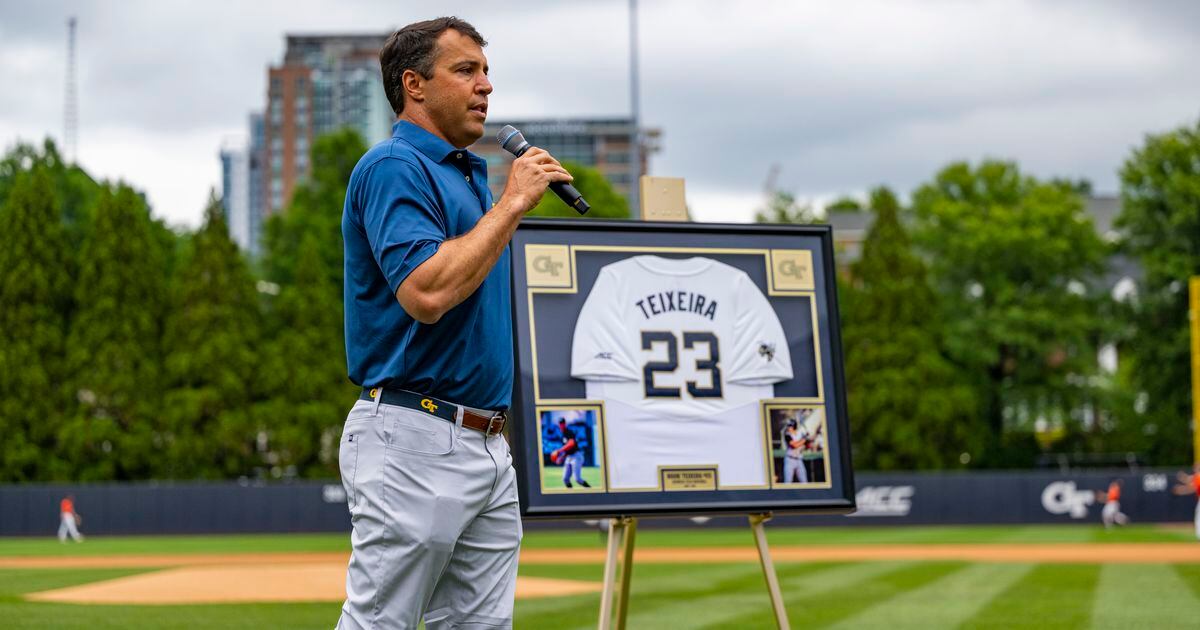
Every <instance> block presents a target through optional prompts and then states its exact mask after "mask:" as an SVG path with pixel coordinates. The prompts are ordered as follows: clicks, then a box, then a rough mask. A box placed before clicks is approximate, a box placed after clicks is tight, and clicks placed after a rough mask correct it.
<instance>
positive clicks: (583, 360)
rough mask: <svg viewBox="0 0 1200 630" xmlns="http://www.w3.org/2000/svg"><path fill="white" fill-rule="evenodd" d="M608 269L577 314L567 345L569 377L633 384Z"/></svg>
mask: <svg viewBox="0 0 1200 630" xmlns="http://www.w3.org/2000/svg"><path fill="white" fill-rule="evenodd" d="M615 275H616V274H614V273H613V271H612V270H611V269H607V268H606V269H601V270H600V275H599V276H598V277H597V278H596V284H595V285H593V286H592V292H591V293H589V294H588V297H587V300H586V301H585V302H584V303H583V309H582V310H581V311H580V312H579V319H578V321H577V322H576V323H575V336H574V339H573V340H572V342H571V376H573V377H575V378H578V379H582V380H585V381H636V380H638V379H639V378H640V374H639V373H638V369H637V367H635V363H634V360H633V356H632V355H631V354H630V349H629V343H630V342H629V337H628V331H627V330H626V323H625V321H624V320H623V318H622V316H621V304H622V303H623V300H621V291H620V282H618V280H617V278H616V277H615Z"/></svg>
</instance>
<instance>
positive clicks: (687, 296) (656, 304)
mask: <svg viewBox="0 0 1200 630" xmlns="http://www.w3.org/2000/svg"><path fill="white" fill-rule="evenodd" d="M634 304H637V307H638V308H640V309H641V310H642V315H643V316H645V318H646V319H650V318H651V317H652V316H654V315H662V314H663V313H695V314H697V315H699V316H701V317H707V318H708V319H709V320H712V319H713V318H715V317H716V316H717V301H716V300H712V299H709V298H706V297H704V294H702V293H695V292H692V291H663V292H662V293H651V294H650V295H647V296H646V297H644V298H642V299H640V300H638V301H637V302H634Z"/></svg>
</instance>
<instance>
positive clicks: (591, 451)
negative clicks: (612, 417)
mask: <svg viewBox="0 0 1200 630" xmlns="http://www.w3.org/2000/svg"><path fill="white" fill-rule="evenodd" d="M598 416H599V413H598V409H592V408H579V409H551V410H543V411H542V412H541V413H540V414H539V418H538V424H539V428H540V431H539V433H540V437H541V441H542V449H541V452H542V462H541V464H542V492H588V491H591V492H603V491H604V490H605V489H606V484H605V482H604V467H603V466H602V458H601V456H600V455H601V453H602V449H600V448H597V447H598V445H600V444H601V443H602V437H601V431H600V424H599V423H598V422H597V417H598Z"/></svg>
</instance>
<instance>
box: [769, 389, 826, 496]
mask: <svg viewBox="0 0 1200 630" xmlns="http://www.w3.org/2000/svg"><path fill="white" fill-rule="evenodd" d="M769 416H770V423H771V435H772V436H773V437H772V448H771V452H772V453H773V457H772V459H773V460H774V463H773V465H774V486H776V487H778V486H795V485H807V484H814V483H824V482H825V480H826V479H827V473H826V471H825V460H826V456H825V439H824V435H825V412H824V410H823V409H821V408H820V407H817V406H787V407H774V406H772V407H771V408H770V411H769Z"/></svg>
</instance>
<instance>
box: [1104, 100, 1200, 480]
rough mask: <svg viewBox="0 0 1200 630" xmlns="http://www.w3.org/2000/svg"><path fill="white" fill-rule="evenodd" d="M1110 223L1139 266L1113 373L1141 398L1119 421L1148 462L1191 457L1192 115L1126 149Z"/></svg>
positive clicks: (1197, 253)
mask: <svg viewBox="0 0 1200 630" xmlns="http://www.w3.org/2000/svg"><path fill="white" fill-rule="evenodd" d="M1116 226H1117V228H1118V230H1120V232H1121V234H1122V237H1123V238H1122V241H1123V242H1122V249H1123V250H1124V251H1125V252H1126V253H1128V254H1130V255H1132V256H1134V257H1136V258H1137V259H1138V260H1139V261H1140V262H1141V266H1142V271H1143V277H1142V279H1141V280H1140V281H1139V283H1138V286H1137V294H1136V297H1135V299H1134V300H1133V301H1132V308H1131V309H1130V314H1129V315H1130V316H1129V321H1130V323H1131V324H1132V325H1133V334H1132V338H1131V339H1130V340H1129V342H1128V343H1127V344H1124V345H1123V347H1121V364H1122V367H1121V373H1122V374H1123V375H1126V376H1127V377H1128V381H1129V383H1130V385H1131V386H1132V387H1133V389H1134V393H1135V396H1136V397H1139V398H1142V399H1143V403H1144V404H1143V405H1139V406H1138V407H1139V409H1140V410H1141V413H1139V412H1135V411H1133V410H1126V411H1124V413H1123V414H1122V416H1121V418H1120V422H1119V424H1121V425H1122V428H1123V429H1124V430H1123V431H1122V432H1123V433H1124V434H1126V435H1128V436H1130V437H1132V438H1134V439H1138V446H1140V447H1142V448H1145V449H1146V450H1147V451H1148V454H1149V455H1150V457H1151V458H1152V459H1153V461H1155V462H1156V463H1159V464H1180V463H1183V462H1187V461H1191V457H1192V453H1191V439H1190V422H1189V420H1188V419H1189V417H1190V416H1191V396H1190V392H1191V382H1190V367H1189V364H1190V362H1189V360H1188V348H1189V337H1188V335H1189V332H1188V304H1187V300H1188V278H1189V277H1190V276H1195V275H1200V122H1198V123H1197V124H1195V125H1193V126H1188V127H1181V128H1179V129H1176V130H1174V131H1171V132H1169V133H1164V134H1160V135H1149V136H1147V137H1146V139H1145V142H1144V143H1143V144H1142V146H1140V147H1138V148H1136V149H1134V151H1133V154H1132V155H1131V156H1129V158H1128V159H1127V160H1126V161H1125V164H1124V166H1123V167H1122V168H1121V214H1120V216H1119V217H1118V218H1117V222H1116ZM1127 366H1128V369H1126V367H1127Z"/></svg>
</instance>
